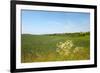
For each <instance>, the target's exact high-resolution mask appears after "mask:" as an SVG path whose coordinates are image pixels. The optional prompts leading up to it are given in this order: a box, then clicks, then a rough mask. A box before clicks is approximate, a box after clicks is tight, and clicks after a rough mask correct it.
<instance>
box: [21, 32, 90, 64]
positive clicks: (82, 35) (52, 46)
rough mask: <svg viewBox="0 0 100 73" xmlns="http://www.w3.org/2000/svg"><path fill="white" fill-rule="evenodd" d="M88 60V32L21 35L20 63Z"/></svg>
mask: <svg viewBox="0 0 100 73" xmlns="http://www.w3.org/2000/svg"><path fill="white" fill-rule="evenodd" d="M88 59H90V32H76V33H62V34H60V33H59V34H57V33H56V34H43V35H33V34H22V35H21V62H22V63H31V62H48V61H69V60H88Z"/></svg>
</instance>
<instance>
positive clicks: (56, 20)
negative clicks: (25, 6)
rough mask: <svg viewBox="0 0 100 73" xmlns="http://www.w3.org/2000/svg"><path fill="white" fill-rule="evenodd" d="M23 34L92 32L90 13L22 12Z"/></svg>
mask: <svg viewBox="0 0 100 73" xmlns="http://www.w3.org/2000/svg"><path fill="white" fill-rule="evenodd" d="M21 23H22V34H52V33H67V32H68V33H72V32H87V31H90V13H82V12H81V13H79V12H53V11H34V10H33V11H32V10H22V11H21Z"/></svg>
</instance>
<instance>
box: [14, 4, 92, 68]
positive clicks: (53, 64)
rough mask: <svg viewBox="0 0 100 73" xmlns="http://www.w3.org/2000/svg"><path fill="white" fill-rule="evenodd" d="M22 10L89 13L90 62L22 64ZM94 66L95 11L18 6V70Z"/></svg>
mask: <svg viewBox="0 0 100 73" xmlns="http://www.w3.org/2000/svg"><path fill="white" fill-rule="evenodd" d="M21 9H27V10H46V11H64V12H68V11H69V12H89V13H90V31H91V35H90V40H91V42H90V48H91V49H90V50H91V51H90V60H81V61H60V62H58V61H57V62H39V63H38V62H35V63H21V24H20V23H21ZM88 64H94V10H93V9H84V8H70V7H51V6H35V5H32V6H31V5H16V68H17V69H23V68H39V67H54V66H72V65H88Z"/></svg>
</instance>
